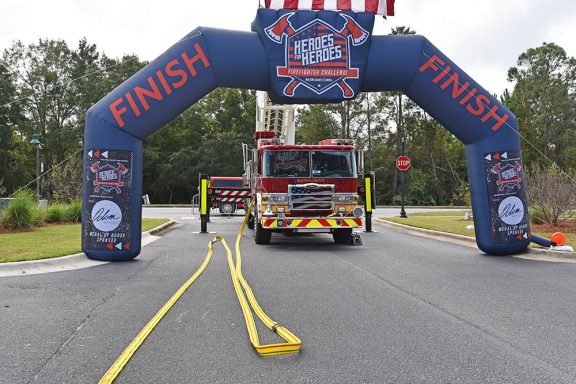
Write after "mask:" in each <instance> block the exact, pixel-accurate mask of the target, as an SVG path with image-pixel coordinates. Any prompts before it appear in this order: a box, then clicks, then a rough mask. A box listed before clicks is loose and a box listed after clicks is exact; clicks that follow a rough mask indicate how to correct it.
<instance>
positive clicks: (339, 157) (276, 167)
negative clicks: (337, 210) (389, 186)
mask: <svg viewBox="0 0 576 384" xmlns="http://www.w3.org/2000/svg"><path fill="white" fill-rule="evenodd" d="M310 164H312V166H310ZM311 169H312V172H311V171H310V170H311ZM262 176H264V177H356V161H355V156H354V153H353V152H351V151H319V150H313V151H297V150H296V151H265V152H264V158H263V165H262Z"/></svg>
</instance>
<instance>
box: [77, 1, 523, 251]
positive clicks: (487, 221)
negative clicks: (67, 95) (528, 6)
mask: <svg viewBox="0 0 576 384" xmlns="http://www.w3.org/2000/svg"><path fill="white" fill-rule="evenodd" d="M373 20H374V16H373V15H370V14H354V13H346V12H343V13H341V12H329V11H324V12H311V11H298V12H292V13H288V12H286V11H284V12H283V11H272V10H262V9H261V10H259V11H258V16H257V18H256V21H255V22H254V24H253V29H254V30H255V32H239V31H228V30H220V29H213V28H198V29H196V30H194V31H193V32H191V33H190V34H189V35H187V36H186V37H184V38H183V39H182V40H180V41H178V42H177V43H176V44H174V45H173V46H172V47H171V48H169V49H168V50H167V51H166V52H165V53H164V54H162V55H161V56H160V57H158V58H157V59H155V60H154V61H153V62H151V63H150V64H148V65H147V66H146V67H145V68H143V69H142V70H140V71H139V72H138V73H136V74H135V75H134V76H132V77H131V78H130V79H128V80H127V81H126V82H124V83H123V84H122V85H120V86H119V87H118V88H116V89H115V90H114V91H112V92H111V93H110V94H108V95H107V96H106V97H104V98H103V99H102V100H100V101H99V102H98V103H97V104H95V105H94V106H93V107H92V108H90V110H89V111H88V114H87V123H86V129H85V151H84V176H83V212H84V214H83V226H82V228H83V233H82V249H83V251H84V252H85V253H86V255H88V256H89V257H90V258H93V259H98V260H112V261H120V260H130V259H132V258H134V257H136V256H137V255H138V254H139V253H140V242H141V232H140V227H141V211H142V202H141V195H142V154H143V150H142V140H143V139H144V138H145V137H146V136H148V135H150V134H152V133H153V132H154V131H156V130H158V129H160V128H162V127H163V126H164V125H165V124H166V123H168V122H169V121H171V120H172V119H174V118H175V117H176V116H178V115H179V114H180V113H182V112H183V111H184V110H186V109H187V108H188V107H190V106H191V105H192V104H194V103H195V102H196V101H198V100H199V99H201V98H202V97H203V96H205V95H206V94H208V93H209V92H211V91H212V90H214V89H215V88H217V87H232V88H245V89H256V90H265V91H268V92H269V93H270V95H271V97H273V99H275V100H276V101H278V102H298V103H300V102H303V101H306V102H311V103H318V102H329V101H336V100H342V99H345V98H349V97H350V92H354V96H355V95H356V94H357V93H355V92H356V90H357V91H360V92H379V91H402V92H404V93H405V94H406V95H407V96H408V97H410V98H411V99H412V100H413V101H415V102H416V103H417V104H418V105H419V106H420V107H422V108H423V109H424V110H425V111H426V112H427V113H429V114H430V115H431V116H433V117H434V118H435V119H436V120H437V121H438V122H439V123H441V124H442V125H443V126H444V127H446V129H448V130H449V131H450V132H452V133H453V134H454V135H455V136H456V137H457V138H458V139H460V140H461V141H462V142H463V143H464V144H465V145H466V156H467V162H468V175H469V182H470V191H471V197H472V208H473V213H474V224H475V232H476V242H477V244H478V247H479V248H480V249H481V250H482V251H484V252H486V253H488V254H494V255H507V254H513V253H516V252H519V251H522V250H524V249H525V248H526V247H527V245H528V243H529V241H530V240H529V238H530V228H529V220H528V214H527V211H528V209H527V205H526V198H525V191H524V182H523V172H522V167H523V166H522V160H521V155H520V140H519V135H518V134H517V131H518V124H517V120H516V118H515V116H514V115H513V114H512V113H511V112H510V111H509V110H508V109H507V108H506V107H504V106H503V105H502V104H501V103H500V102H498V101H497V100H496V99H495V98H494V97H492V96H491V95H490V93H488V92H487V91H486V90H485V89H483V88H482V87H481V86H480V85H478V84H477V83H476V82H475V81H474V80H472V79H471V78H470V77H469V76H468V75H467V74H466V73H465V72H464V71H463V70H462V69H460V68H459V67H458V66H457V65H455V64H454V63H453V62H452V61H451V60H450V59H448V58H447V57H446V56H445V55H444V54H442V52H440V51H439V50H438V49H437V48H436V47H435V46H434V45H432V44H431V43H430V42H429V41H428V40H427V39H426V38H424V37H422V36H417V35H403V36H369V34H370V31H371V29H372V25H373ZM311 28H315V31H323V32H322V33H318V36H319V37H317V39H319V40H318V43H317V47H316V48H318V49H319V50H317V51H316V52H324V53H325V55H328V56H327V57H328V58H329V59H330V58H332V59H333V58H339V59H341V60H342V61H341V64H339V65H341V67H342V68H344V70H345V72H330V71H328V72H322V74H320V72H313V71H312V72H310V71H308V72H302V71H304V70H305V69H302V67H298V66H297V65H302V64H306V63H303V62H304V61H305V60H311V61H310V63H311V64H312V67H313V65H314V63H315V61H314V60H316V59H318V60H319V59H321V55H322V54H321V53H315V55H316V56H306V58H304V53H302V55H303V56H302V57H301V61H300V62H298V63H296V64H294V62H292V61H290V60H293V59H294V57H297V58H299V57H300V56H294V54H298V53H301V52H300V50H301V51H302V52H304V51H305V50H306V49H311V48H314V44H315V43H314V41H313V40H310V38H307V39H308V40H306V42H304V43H301V41H299V40H298V39H299V38H301V37H302V36H304V35H305V33H308V32H309V31H310V29H311ZM328 33H332V35H333V36H332V37H330V38H328V37H326V36H325V35H326V34H328ZM366 33H367V34H368V36H366ZM321 37H322V39H321ZM274 40H276V41H274ZM279 41H280V42H279ZM282 42H284V43H285V44H286V45H285V46H283V45H282V44H281V43H282ZM275 44H276V45H275ZM290 44H292V45H290ZM330 44H332V45H330ZM338 44H339V45H340V48H338ZM275 47H278V49H279V50H278V51H274V49H275ZM326 47H329V48H326ZM320 49H323V51H321V50H320ZM355 49H358V50H360V51H354V50H355ZM326 50H328V51H326ZM278 52H280V53H282V52H287V53H286V58H285V57H284V56H282V55H279V54H278ZM306 52H308V51H306ZM354 52H360V53H358V54H357V56H358V57H357V58H356V61H354V59H353V58H352V59H351V58H350V57H349V56H352V54H353V53H354ZM355 54H356V53H355ZM318 55H320V56H318ZM330 55H332V56H330ZM280 56H282V57H280ZM288 57H289V58H288ZM274 60H279V61H278V62H281V64H282V65H280V66H278V65H275V63H276V62H275V61H274ZM314 71H316V70H315V69H314ZM322 71H324V69H322ZM342 73H345V75H342ZM275 75H278V76H277V77H276V76H275ZM315 75H317V76H321V75H325V77H327V78H328V80H322V81H323V82H324V83H325V84H327V86H326V88H327V91H326V92H324V91H322V92H324V93H322V92H319V91H317V90H316V89H314V86H316V83H314V82H313V80H314V78H308V77H307V76H315ZM338 76H340V77H338ZM347 76H348V77H347ZM354 76H356V77H354ZM307 79H308V80H309V81H308V80H307ZM282 81H284V82H282ZM330 81H332V82H331V83H330ZM324 83H322V84H324ZM318 87H321V85H320V84H319V85H318ZM290 92H292V93H290ZM298 92H300V94H296V93H298Z"/></svg>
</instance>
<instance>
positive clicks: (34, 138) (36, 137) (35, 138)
mask: <svg viewBox="0 0 576 384" xmlns="http://www.w3.org/2000/svg"><path fill="white" fill-rule="evenodd" d="M30 144H32V145H35V146H36V197H37V198H38V200H40V133H39V132H38V129H37V128H34V134H33V135H32V140H30Z"/></svg>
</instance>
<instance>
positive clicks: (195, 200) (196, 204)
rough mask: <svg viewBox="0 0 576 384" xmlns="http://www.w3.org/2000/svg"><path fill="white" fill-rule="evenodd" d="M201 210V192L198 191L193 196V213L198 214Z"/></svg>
mask: <svg viewBox="0 0 576 384" xmlns="http://www.w3.org/2000/svg"><path fill="white" fill-rule="evenodd" d="M199 210H200V194H199V193H197V194H195V195H194V196H193V197H192V214H193V215H196V214H198V212H199Z"/></svg>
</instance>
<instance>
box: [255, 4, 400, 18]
mask: <svg viewBox="0 0 576 384" xmlns="http://www.w3.org/2000/svg"><path fill="white" fill-rule="evenodd" d="M264 5H265V7H266V8H270V9H291V10H309V11H352V12H368V13H374V14H377V15H382V16H394V0H265V1H264Z"/></svg>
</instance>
